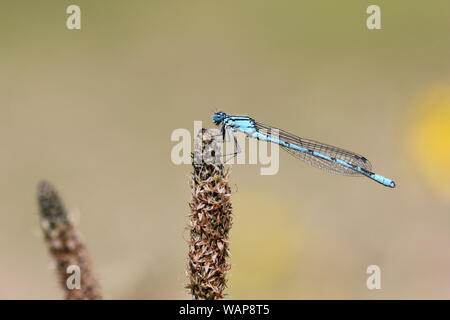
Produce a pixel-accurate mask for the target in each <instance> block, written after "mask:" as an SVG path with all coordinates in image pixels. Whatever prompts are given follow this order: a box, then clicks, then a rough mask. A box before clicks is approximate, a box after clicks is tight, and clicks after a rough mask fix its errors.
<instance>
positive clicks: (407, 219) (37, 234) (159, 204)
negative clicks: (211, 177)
mask: <svg viewBox="0 0 450 320" xmlns="http://www.w3.org/2000/svg"><path fill="white" fill-rule="evenodd" d="M70 4H77V5H79V6H80V7H81V18H82V29H81V30H79V31H77V30H74V31H70V30H67V29H66V25H65V23H66V18H67V16H68V15H67V14H66V13H65V11H66V8H67V6H68V5H70ZM370 4H378V5H379V6H380V7H381V18H382V30H373V31H370V30H368V29H367V28H366V18H367V16H368V15H367V14H366V8H367V6H368V5H370ZM449 34H450V2H449V1H448V0H441V1H439V0H432V1H418V0H417V1H386V0H377V1H361V0H353V1H340V2H338V1H331V0H330V1H294V0H292V1H260V0H259V1H258V0H253V1H181V0H180V1H154V0H153V1H127V2H125V1H103V0H97V1H85V0H77V1H61V0H58V1H56V0H54V1H20V0H19V1H12V0H3V1H2V2H1V4H0V46H1V47H0V48H1V50H0V142H1V146H2V153H1V155H2V156H1V164H2V165H1V167H0V168H1V169H0V174H1V176H0V177H1V178H0V194H1V197H0V198H1V201H0V251H1V257H0V298H2V299H15V298H23V299H35V298H42V299H59V298H61V297H62V293H61V291H60V288H59V284H58V283H57V281H56V277H55V274H54V271H53V269H52V267H51V263H50V259H49V255H48V253H47V248H46V247H45V245H44V243H43V240H42V235H41V231H40V228H39V224H38V221H39V220H38V208H37V204H36V186H37V183H38V182H39V181H40V180H41V179H48V180H49V181H51V182H52V183H53V184H54V185H55V186H56V187H57V188H58V189H59V190H60V192H61V194H62V196H63V197H64V200H65V203H66V205H67V207H68V208H69V209H70V211H71V214H72V215H73V216H74V218H75V220H76V221H77V224H78V226H79V228H80V230H81V232H82V234H83V237H84V239H85V240H86V242H87V245H88V247H89V250H90V255H91V256H92V258H93V260H94V271H95V273H96V274H97V275H98V277H99V280H100V282H101V285H102V287H103V291H104V295H105V297H106V298H112V299H133V298H136V299H182V298H189V295H188V294H187V293H186V291H185V290H184V289H183V287H184V285H185V284H186V276H185V266H186V257H187V245H186V242H185V239H187V238H188V233H187V232H186V231H185V230H184V228H185V226H186V224H187V214H188V205H187V203H188V201H189V199H190V190H189V187H188V181H189V172H190V170H191V168H190V166H189V165H180V166H176V165H174V164H173V163H172V162H171V159H170V152H171V149H172V147H173V146H174V145H175V142H172V141H171V140H170V135H171V133H172V131H173V130H174V129H177V128H186V129H189V130H191V131H192V130H193V121H194V120H202V121H204V124H205V126H212V124H210V117H211V113H212V112H213V111H214V110H216V109H218V108H220V109H222V110H224V111H226V112H228V113H231V114H247V115H250V116H254V117H255V118H257V119H258V120H260V121H261V122H266V123H270V124H272V125H274V126H277V127H281V128H283V129H286V130H288V131H291V132H293V133H296V134H298V135H300V136H304V137H307V138H311V139H315V140H319V141H323V142H327V143H329V144H333V145H337V146H341V147H344V148H347V149H350V150H353V151H356V152H358V153H361V154H363V155H365V156H366V157H368V158H369V159H370V160H371V162H372V164H373V165H374V171H375V172H377V173H380V174H383V175H385V176H387V177H390V178H392V179H394V180H395V181H396V182H397V188H396V189H388V188H384V187H382V186H381V185H379V184H377V183H375V182H372V181H370V180H368V179H363V178H349V177H342V176H334V175H330V174H327V173H325V172H321V171H319V170H317V169H314V168H311V167H308V166H307V165H305V164H303V163H300V162H299V161H298V160H295V159H294V158H292V157H291V156H289V155H288V154H284V153H281V159H280V161H281V164H280V171H279V173H278V174H276V175H273V176H261V175H260V174H259V166H258V165H236V166H233V168H232V174H231V183H232V188H233V199H232V200H233V205H234V213H235V219H234V226H233V229H232V234H231V240H232V244H231V253H232V263H233V266H232V269H231V272H230V274H229V289H228V290H227V293H228V294H229V296H230V297H231V298H236V299H244V298H267V299H283V298H286V299H304V298H308V299H317V298H323V299H333V298H334V299H351V298H355V299H381V298H384V299H391V298H405V299H410V298H438V299H439V298H447V299H448V298H450V254H449V252H450V250H449V247H450V41H449V40H450V39H449ZM372 264H375V265H379V266H380V267H381V285H382V289H381V290H372V291H371V290H368V289H367V288H366V279H367V277H368V275H367V274H366V268H367V266H369V265H372Z"/></svg>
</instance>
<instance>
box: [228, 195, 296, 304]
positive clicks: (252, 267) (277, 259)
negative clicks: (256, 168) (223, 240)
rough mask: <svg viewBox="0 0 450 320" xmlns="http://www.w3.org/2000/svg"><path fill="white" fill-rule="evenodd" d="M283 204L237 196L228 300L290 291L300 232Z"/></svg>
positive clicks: (269, 197)
mask: <svg viewBox="0 0 450 320" xmlns="http://www.w3.org/2000/svg"><path fill="white" fill-rule="evenodd" d="M235 199H236V197H235ZM285 201H286V199H284V200H283V199H279V198H277V197H275V196H273V195H269V194H240V195H239V205H235V208H234V210H233V211H234V213H235V217H234V224H233V228H232V230H231V236H230V237H231V241H232V242H231V248H230V251H231V263H232V268H231V272H230V275H229V281H228V284H229V287H230V289H229V290H228V293H229V294H230V298H234V299H250V298H251V299H258V298H260V299H277V298H283V297H284V298H286V297H287V296H288V295H289V292H287V291H290V290H292V288H293V286H292V284H293V283H292V280H294V281H295V270H296V268H297V267H298V266H296V262H297V261H298V256H299V255H300V245H301V243H302V238H303V235H302V233H303V232H302V230H299V226H298V224H297V225H296V219H295V214H294V212H293V210H292V209H291V208H290V207H289V206H288V205H286V202H285Z"/></svg>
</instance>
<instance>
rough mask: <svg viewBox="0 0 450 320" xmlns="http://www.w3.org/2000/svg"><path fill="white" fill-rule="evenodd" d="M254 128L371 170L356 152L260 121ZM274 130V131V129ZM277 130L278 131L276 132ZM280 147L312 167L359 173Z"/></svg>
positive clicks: (352, 174)
mask: <svg viewBox="0 0 450 320" xmlns="http://www.w3.org/2000/svg"><path fill="white" fill-rule="evenodd" d="M255 128H256V130H258V131H259V132H260V133H262V134H266V135H268V136H276V135H278V138H279V139H280V140H283V141H286V142H288V143H293V144H296V145H298V146H300V147H302V148H305V149H308V150H311V151H315V152H319V153H321V154H323V155H326V156H330V157H333V158H336V159H340V160H342V161H345V162H347V163H349V164H352V165H355V166H358V167H361V168H363V169H365V170H368V171H371V169H372V165H371V164H370V162H369V160H367V159H366V158H364V157H363V156H361V155H359V154H356V153H354V152H351V151H347V150H344V149H341V148H338V147H333V146H330V145H327V144H324V143H321V142H317V141H314V140H309V139H305V138H300V137H298V136H296V135H293V134H291V133H289V132H286V131H284V130H281V129H277V128H273V127H271V126H268V125H265V124H262V123H255ZM274 130H276V131H274ZM277 132H278V133H277ZM281 148H282V149H284V150H285V151H287V152H289V153H290V154H291V155H293V156H294V157H296V158H297V159H300V160H302V161H304V162H306V163H308V164H310V165H312V166H313V167H316V168H319V169H322V170H325V171H327V172H330V173H335V174H341V175H348V176H356V175H360V173H358V172H357V171H354V170H352V169H350V168H347V167H344V166H342V165H340V164H338V163H335V162H333V161H328V160H325V159H321V158H318V157H315V156H313V155H311V154H308V153H305V152H301V151H298V150H294V149H290V148H287V147H283V146H281Z"/></svg>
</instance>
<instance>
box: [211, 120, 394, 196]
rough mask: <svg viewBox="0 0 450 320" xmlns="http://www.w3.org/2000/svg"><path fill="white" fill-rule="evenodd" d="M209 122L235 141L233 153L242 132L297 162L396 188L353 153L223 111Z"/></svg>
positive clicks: (365, 160)
mask: <svg viewBox="0 0 450 320" xmlns="http://www.w3.org/2000/svg"><path fill="white" fill-rule="evenodd" d="M212 120H213V122H214V123H215V124H216V125H218V126H219V127H220V131H221V134H222V136H223V138H224V139H225V136H226V135H228V136H229V137H230V138H232V139H234V143H235V145H236V152H235V154H237V153H239V152H240V148H239V145H238V144H237V139H236V136H235V135H234V134H233V133H234V132H236V131H241V132H243V133H245V134H246V135H248V136H249V137H252V138H256V139H258V140H263V141H267V142H272V143H276V144H278V145H279V146H280V147H281V148H282V149H284V150H286V151H287V152H289V153H290V154H291V155H293V156H294V157H296V158H297V159H300V160H303V161H305V162H306V163H308V164H310V165H312V166H314V167H317V168H319V169H322V170H325V171H327V172H330V173H335V174H341V175H348V176H358V175H360V176H366V177H368V178H370V179H372V180H375V181H376V182H378V183H381V184H382V185H384V186H386V187H390V188H394V187H395V182H394V181H392V180H391V179H388V178H385V177H383V176H380V175H379V174H376V173H373V172H372V171H371V170H372V165H371V164H370V162H369V160H367V159H366V158H365V157H363V156H361V155H358V154H356V153H354V152H350V151H347V150H344V149H341V148H338V147H333V146H330V145H327V144H324V143H320V142H317V141H313V140H309V139H305V138H300V137H298V136H296V135H293V134H291V133H289V132H286V131H284V130H281V129H277V128H274V127H271V126H268V125H265V124H262V123H259V122H256V121H255V120H254V119H252V118H250V117H246V116H232V115H228V114H226V113H225V112H216V113H214V115H213V117H212Z"/></svg>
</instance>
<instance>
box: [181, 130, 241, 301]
mask: <svg viewBox="0 0 450 320" xmlns="http://www.w3.org/2000/svg"><path fill="white" fill-rule="evenodd" d="M220 160H221V156H220V149H219V147H218V145H217V143H216V141H215V140H214V136H213V135H212V134H211V132H210V131H209V130H207V129H202V130H200V132H199V135H198V138H197V141H196V143H195V148H194V152H193V154H192V166H193V172H192V178H191V183H190V186H191V189H192V200H191V202H190V203H189V206H190V208H191V213H190V214H189V223H188V229H189V230H190V241H189V253H188V258H189V261H188V268H187V273H188V277H189V284H188V285H187V287H186V288H187V289H189V290H190V293H191V294H192V297H193V298H194V299H205V300H214V299H222V298H223V297H224V294H223V291H224V289H225V288H226V273H227V272H228V271H229V270H230V266H231V265H230V263H229V262H228V261H227V259H228V256H229V232H230V228H231V224H232V207H231V197H230V194H231V190H230V186H229V184H228V174H229V171H228V169H226V168H225V167H224V165H223V164H222V162H221V161H220Z"/></svg>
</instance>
